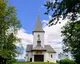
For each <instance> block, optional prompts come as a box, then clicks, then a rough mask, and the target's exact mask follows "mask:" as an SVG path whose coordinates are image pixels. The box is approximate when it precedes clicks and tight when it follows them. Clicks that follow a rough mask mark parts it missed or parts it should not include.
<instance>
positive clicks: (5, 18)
mask: <svg viewBox="0 0 80 64" xmlns="http://www.w3.org/2000/svg"><path fill="white" fill-rule="evenodd" d="M20 27H21V24H20V21H19V20H18V18H17V16H16V9H15V7H14V6H9V5H8V1H4V0H0V64H1V63H2V64H5V63H8V64H9V63H10V60H12V59H13V58H14V57H15V56H16V54H17V53H18V51H17V49H16V45H15V43H16V42H17V41H19V39H18V38H17V37H16V33H17V30H19V29H20ZM4 62H5V63H4Z"/></svg>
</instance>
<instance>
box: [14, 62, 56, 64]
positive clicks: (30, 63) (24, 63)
mask: <svg viewBox="0 0 80 64" xmlns="http://www.w3.org/2000/svg"><path fill="white" fill-rule="evenodd" d="M14 64H57V63H51V62H17V63H14Z"/></svg>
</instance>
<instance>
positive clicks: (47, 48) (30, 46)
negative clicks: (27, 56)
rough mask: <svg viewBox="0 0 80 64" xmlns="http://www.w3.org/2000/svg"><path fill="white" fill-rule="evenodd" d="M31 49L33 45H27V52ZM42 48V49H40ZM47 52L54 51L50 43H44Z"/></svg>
mask: <svg viewBox="0 0 80 64" xmlns="http://www.w3.org/2000/svg"><path fill="white" fill-rule="evenodd" d="M32 50H34V49H33V45H27V49H26V51H27V52H31V51H32ZM41 50H42V49H41ZM44 50H46V51H47V52H52V53H56V52H55V50H54V49H53V48H52V47H51V46H50V45H45V49H44Z"/></svg>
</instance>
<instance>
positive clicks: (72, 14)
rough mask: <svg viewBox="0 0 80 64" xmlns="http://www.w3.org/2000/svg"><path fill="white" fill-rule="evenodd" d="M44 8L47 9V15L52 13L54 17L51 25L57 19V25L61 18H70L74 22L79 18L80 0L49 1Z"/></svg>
mask: <svg viewBox="0 0 80 64" xmlns="http://www.w3.org/2000/svg"><path fill="white" fill-rule="evenodd" d="M44 6H45V7H46V9H47V11H46V12H45V14H49V13H50V14H51V16H52V17H53V18H52V20H51V21H49V23H51V22H53V21H54V20H55V19H57V21H56V23H57V22H58V20H59V18H60V17H62V18H63V19H65V18H66V17H68V18H69V19H71V20H72V21H74V20H76V19H77V18H78V17H79V15H78V14H80V0H55V2H53V0H52V1H49V0H48V1H47V2H46V3H45V4H44Z"/></svg>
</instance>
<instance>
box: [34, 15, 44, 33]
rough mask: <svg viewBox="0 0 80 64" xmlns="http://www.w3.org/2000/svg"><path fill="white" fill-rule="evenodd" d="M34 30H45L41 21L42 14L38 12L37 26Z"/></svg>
mask: <svg viewBox="0 0 80 64" xmlns="http://www.w3.org/2000/svg"><path fill="white" fill-rule="evenodd" d="M33 32H44V30H43V29H42V24H41V22H40V14H38V18H37V22H36V26H35V29H34V31H33Z"/></svg>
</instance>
